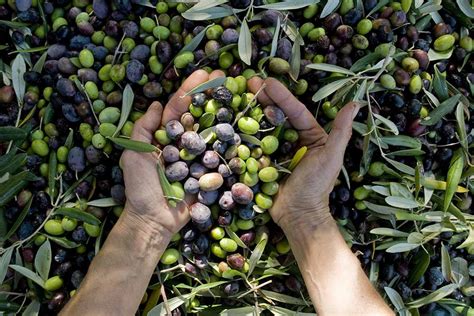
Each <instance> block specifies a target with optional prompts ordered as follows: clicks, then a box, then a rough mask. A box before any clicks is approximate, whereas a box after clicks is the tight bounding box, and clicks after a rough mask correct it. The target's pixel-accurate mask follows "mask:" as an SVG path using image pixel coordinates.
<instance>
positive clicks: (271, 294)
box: [260, 290, 308, 306]
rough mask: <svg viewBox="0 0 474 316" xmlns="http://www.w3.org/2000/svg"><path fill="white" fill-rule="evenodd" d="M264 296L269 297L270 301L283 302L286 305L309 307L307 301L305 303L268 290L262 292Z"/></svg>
mask: <svg viewBox="0 0 474 316" xmlns="http://www.w3.org/2000/svg"><path fill="white" fill-rule="evenodd" d="M260 291H261V292H262V294H263V295H265V296H266V297H268V298H269V299H271V300H273V301H277V302H282V303H285V304H290V305H300V306H307V305H308V303H307V302H306V301H303V300H302V299H301V298H297V297H293V296H289V295H285V294H281V293H277V292H272V291H267V290H260Z"/></svg>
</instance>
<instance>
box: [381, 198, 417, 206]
mask: <svg viewBox="0 0 474 316" xmlns="http://www.w3.org/2000/svg"><path fill="white" fill-rule="evenodd" d="M385 202H386V203H387V204H388V205H390V206H393V207H398V208H402V209H413V208H417V207H419V205H418V202H416V201H415V200H413V199H407V198H404V197H399V196H387V197H386V198H385Z"/></svg>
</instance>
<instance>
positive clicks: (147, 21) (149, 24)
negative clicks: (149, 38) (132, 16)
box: [140, 17, 156, 33]
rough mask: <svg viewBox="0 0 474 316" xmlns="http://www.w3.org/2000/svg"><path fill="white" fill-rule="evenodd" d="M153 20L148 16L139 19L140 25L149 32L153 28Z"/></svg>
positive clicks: (154, 24)
mask: <svg viewBox="0 0 474 316" xmlns="http://www.w3.org/2000/svg"><path fill="white" fill-rule="evenodd" d="M155 26H156V23H155V20H153V19H152V18H149V17H144V18H141V19H140V27H141V28H142V29H143V30H144V31H145V32H147V33H151V32H152V31H153V29H154V28H155Z"/></svg>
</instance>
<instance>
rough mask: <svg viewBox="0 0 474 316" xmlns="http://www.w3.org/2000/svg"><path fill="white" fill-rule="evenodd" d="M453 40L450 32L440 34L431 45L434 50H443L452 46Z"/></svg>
mask: <svg viewBox="0 0 474 316" xmlns="http://www.w3.org/2000/svg"><path fill="white" fill-rule="evenodd" d="M455 41H456V40H455V38H454V36H453V35H451V34H445V35H441V36H440V37H438V38H437V39H436V40H435V41H434V44H433V47H434V49H435V50H437V51H439V52H443V51H446V50H448V49H450V48H451V47H453V45H454V42H455Z"/></svg>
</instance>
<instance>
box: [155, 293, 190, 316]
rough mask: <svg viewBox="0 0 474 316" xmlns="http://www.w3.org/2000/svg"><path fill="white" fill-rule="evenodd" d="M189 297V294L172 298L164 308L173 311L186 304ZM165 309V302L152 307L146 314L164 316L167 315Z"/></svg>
mask: <svg viewBox="0 0 474 316" xmlns="http://www.w3.org/2000/svg"><path fill="white" fill-rule="evenodd" d="M191 296H192V295H191V294H185V295H180V296H176V297H173V298H172V299H169V300H167V301H166V306H167V308H168V309H169V310H175V309H176V308H178V307H180V306H181V305H183V304H184V303H186V302H187V301H188V300H189V298H190V297H191ZM167 308H166V307H165V302H162V303H160V304H158V305H156V306H155V307H153V308H152V309H151V310H150V311H149V312H148V314H147V316H166V315H168V312H167Z"/></svg>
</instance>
